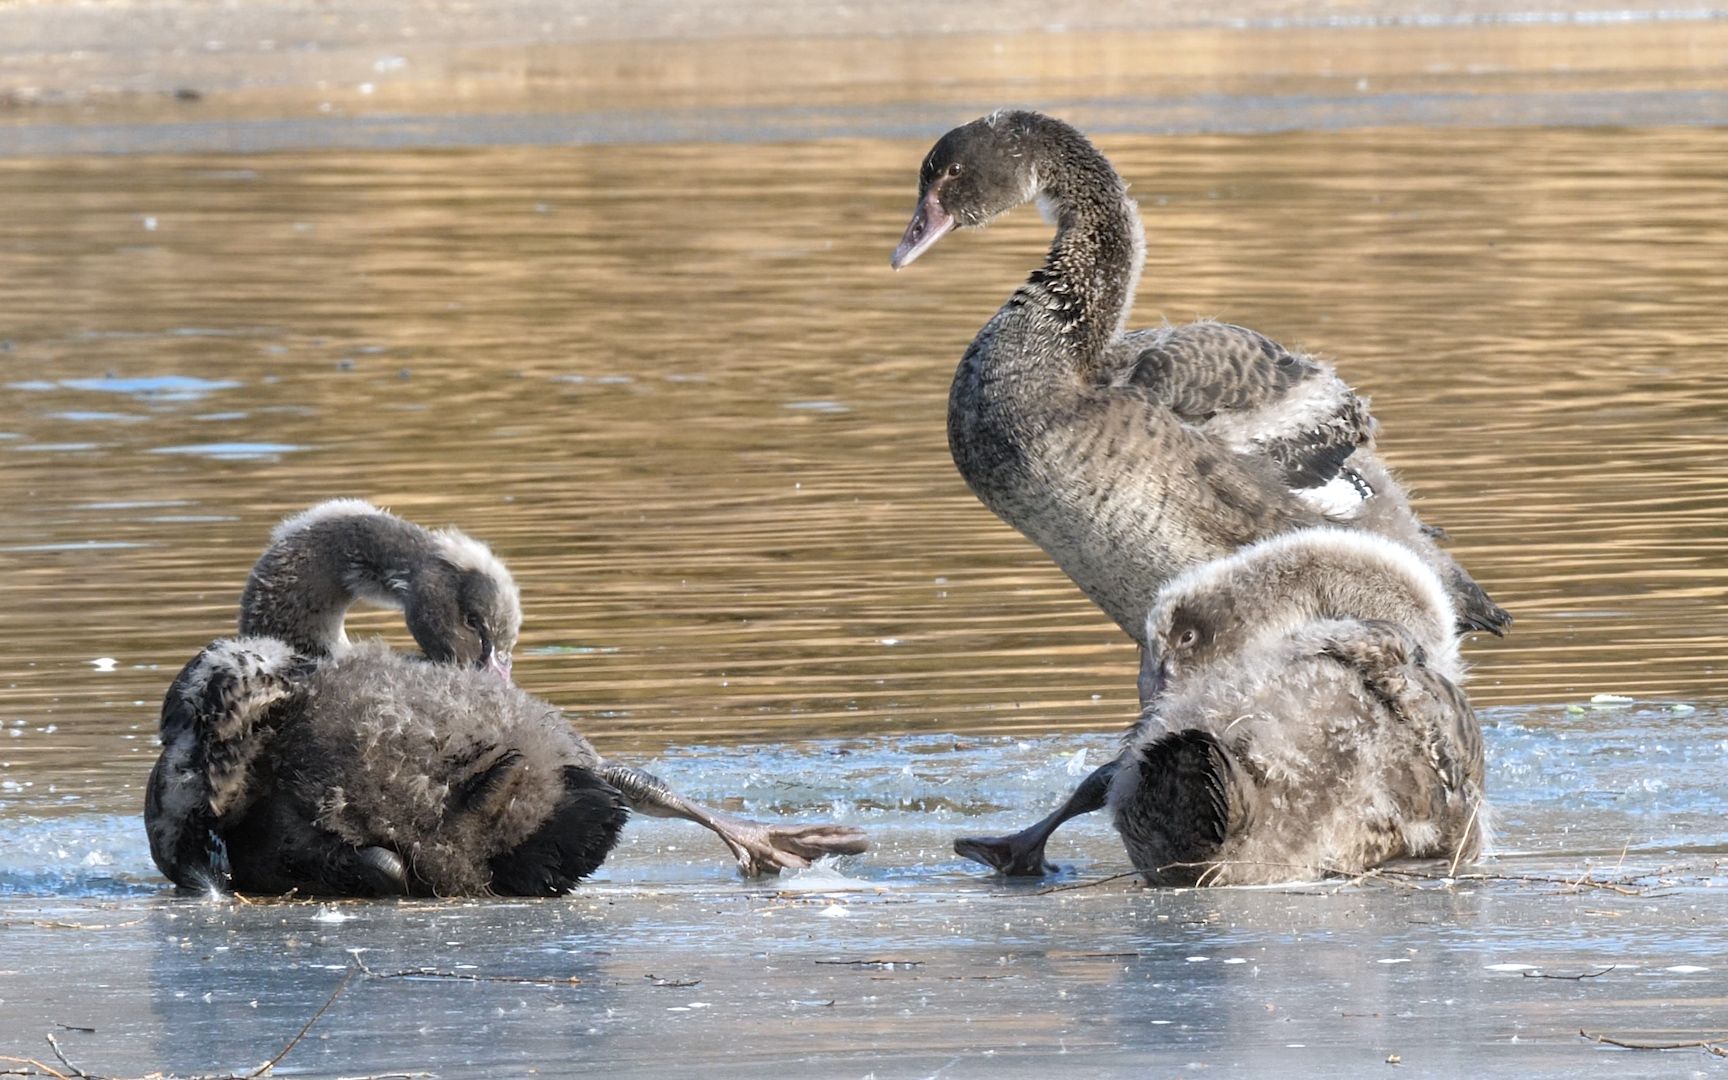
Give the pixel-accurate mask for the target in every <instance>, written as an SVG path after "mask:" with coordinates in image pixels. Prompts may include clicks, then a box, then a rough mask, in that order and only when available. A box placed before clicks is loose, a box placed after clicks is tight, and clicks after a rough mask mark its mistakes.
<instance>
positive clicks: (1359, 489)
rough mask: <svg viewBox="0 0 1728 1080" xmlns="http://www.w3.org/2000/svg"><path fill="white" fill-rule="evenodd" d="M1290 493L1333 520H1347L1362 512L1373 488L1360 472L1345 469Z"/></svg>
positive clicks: (1371, 496) (1372, 495) (1371, 495)
mask: <svg viewBox="0 0 1728 1080" xmlns="http://www.w3.org/2000/svg"><path fill="white" fill-rule="evenodd" d="M1291 491H1292V493H1294V494H1295V496H1296V497H1297V498H1299V499H1301V500H1302V501H1303V502H1304V503H1306V504H1308V506H1309V507H1311V508H1312V509H1314V510H1316V511H1318V512H1319V513H1321V514H1324V515H1326V516H1327V517H1329V518H1332V519H1333V520H1334V521H1349V520H1350V519H1352V518H1354V517H1356V516H1358V515H1359V514H1361V513H1362V508H1363V507H1364V506H1365V505H1366V504H1367V502H1368V500H1369V499H1371V498H1373V497H1374V489H1373V488H1371V487H1369V486H1368V481H1366V480H1364V479H1362V476H1361V474H1360V473H1357V472H1356V471H1355V470H1353V469H1345V470H1344V471H1343V472H1341V473H1339V474H1338V475H1337V476H1334V477H1333V478H1332V479H1330V480H1328V481H1326V482H1325V483H1324V484H1321V485H1320V486H1319V487H1312V488H1292V489H1291Z"/></svg>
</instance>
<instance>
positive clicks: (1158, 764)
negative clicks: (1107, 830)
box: [1116, 728, 1233, 884]
mask: <svg viewBox="0 0 1728 1080" xmlns="http://www.w3.org/2000/svg"><path fill="white" fill-rule="evenodd" d="M1126 763H1127V766H1128V767H1129V768H1133V769H1136V770H1138V772H1139V777H1138V779H1139V791H1138V794H1137V797H1136V798H1135V799H1133V800H1132V801H1131V802H1118V803H1117V805H1116V825H1117V828H1118V829H1120V830H1121V831H1122V832H1123V835H1124V837H1125V838H1131V843H1130V853H1131V854H1133V853H1139V854H1138V855H1136V862H1137V863H1138V862H1140V861H1145V862H1147V863H1148V864H1149V865H1146V866H1139V865H1136V866H1135V869H1136V870H1138V871H1140V872H1141V874H1143V875H1144V876H1145V878H1146V880H1147V881H1148V882H1150V883H1153V884H1192V883H1195V882H1197V881H1199V879H1200V878H1201V877H1202V875H1203V874H1204V867H1205V864H1207V863H1208V862H1209V861H1210V860H1211V859H1212V858H1214V857H1215V856H1216V855H1217V853H1218V849H1219V848H1220V847H1222V846H1223V844H1224V840H1225V838H1226V837H1227V836H1228V835H1229V832H1230V825H1231V801H1232V800H1231V784H1232V781H1233V777H1232V772H1233V769H1232V765H1231V761H1230V756H1229V753H1228V751H1226V750H1225V748H1224V746H1223V744H1222V743H1220V742H1219V741H1218V739H1217V738H1216V737H1215V736H1214V735H1212V734H1211V733H1210V732H1206V731H1201V730H1199V729H1197V728H1189V729H1186V730H1182V731H1172V732H1168V733H1166V734H1164V735H1161V736H1159V737H1158V738H1156V739H1153V740H1152V741H1150V742H1148V743H1146V744H1144V745H1143V746H1141V747H1139V748H1138V749H1137V750H1135V751H1133V752H1131V753H1130V754H1128V755H1127V758H1126Z"/></svg>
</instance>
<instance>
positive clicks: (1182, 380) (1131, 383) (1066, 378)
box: [922, 112, 1510, 639]
mask: <svg viewBox="0 0 1728 1080" xmlns="http://www.w3.org/2000/svg"><path fill="white" fill-rule="evenodd" d="M985 122H986V123H987V124H988V125H989V126H990V128H991V129H992V130H995V131H998V132H1005V133H1011V135H1012V147H1013V151H1012V153H1011V154H1007V155H1006V156H1007V157H1008V158H1009V159H1011V162H1010V165H1011V167H1010V171H1011V172H1012V173H1013V175H1014V176H1015V177H1016V179H1015V180H1014V181H1013V183H1012V184H1010V183H1007V182H1003V183H1001V184H999V185H998V189H999V190H996V191H995V192H994V193H992V194H990V195H989V196H988V200H994V201H988V200H987V202H988V205H985V203H980V205H979V206H967V205H960V206H953V207H949V209H950V210H952V212H953V213H954V215H955V219H956V220H957V221H960V222H961V223H962V224H981V223H982V221H983V220H986V219H987V218H988V216H990V214H991V213H995V212H999V211H1000V209H1003V208H1006V205H1011V204H1012V203H1013V201H1014V200H1015V199H1020V200H1021V201H1024V200H1025V199H1026V198H1039V199H1041V200H1042V201H1043V202H1044V203H1046V204H1048V205H1049V206H1050V207H1051V208H1052V209H1053V211H1054V213H1055V216H1056V219H1057V232H1056V236H1055V238H1054V239H1053V240H1052V242H1051V245H1050V249H1049V252H1048V254H1047V256H1046V258H1045V262H1044V264H1043V266H1041V267H1039V268H1038V269H1037V270H1035V271H1034V272H1033V273H1032V274H1031V275H1030V277H1029V278H1028V280H1027V282H1026V283H1025V284H1024V285H1022V286H1020V288H1019V289H1017V290H1016V291H1015V293H1014V294H1013V295H1012V296H1011V297H1010V298H1009V300H1008V302H1007V303H1006V304H1005V305H1003V307H1002V308H1001V309H1000V310H998V311H997V312H996V314H995V315H994V316H993V317H992V318H991V319H990V320H989V321H988V322H987V323H986V324H985V325H984V327H983V328H982V329H981V330H980V331H979V332H978V335H977V336H976V338H975V339H974V340H973V342H972V345H971V347H970V348H969V349H968V350H967V352H966V355H965V356H964V357H963V358H962V360H961V362H960V364H959V366H958V368H957V369H956V371H955V376H954V381H953V384H952V387H951V389H950V392H949V411H948V437H949V447H950V449H951V451H952V453H953V457H954V462H955V465H956V466H957V467H958V468H959V470H960V473H961V475H962V476H963V477H964V478H965V480H966V482H967V484H968V486H969V487H970V488H971V489H972V491H973V492H974V493H975V494H976V495H977V496H978V497H979V499H980V500H981V501H982V502H983V503H984V504H985V505H986V506H987V507H989V508H990V510H991V511H992V512H994V513H995V514H996V515H997V516H999V517H1000V518H1002V520H1003V521H1005V522H1007V523H1008V524H1009V525H1011V526H1012V527H1014V528H1016V529H1018V530H1019V531H1021V532H1022V533H1024V534H1025V535H1026V536H1027V537H1029V538H1030V539H1032V540H1033V541H1034V542H1035V543H1037V544H1038V545H1039V546H1040V547H1041V548H1043V549H1044V551H1045V552H1046V553H1047V554H1048V555H1049V556H1050V557H1051V558H1052V559H1053V560H1054V561H1055V562H1056V563H1057V565H1058V566H1060V567H1061V568H1062V570H1063V571H1064V572H1066V573H1067V574H1068V576H1069V577H1070V578H1072V579H1073V580H1074V582H1075V583H1076V584H1077V585H1079V587H1080V588H1081V589H1082V590H1083V591H1084V592H1085V593H1086V595H1087V596H1088V597H1090V598H1092V599H1093V600H1094V601H1095V602H1096V603H1097V604H1098V605H1099V606H1100V607H1101V608H1103V609H1104V611H1105V612H1106V613H1107V614H1108V615H1109V616H1110V617H1111V618H1112V619H1114V620H1115V621H1116V622H1117V624H1118V625H1119V626H1121V627H1122V629H1123V630H1124V631H1125V632H1127V633H1128V634H1130V635H1132V636H1134V637H1135V638H1136V639H1139V637H1140V634H1141V632H1142V625H1141V620H1142V618H1143V616H1144V615H1145V612H1146V611H1147V609H1148V607H1149V606H1150V603H1151V601H1152V598H1153V596H1154V595H1155V593H1156V591H1157V588H1158V586H1159V585H1160V584H1161V583H1162V582H1163V581H1165V580H1166V579H1167V578H1169V577H1170V576H1171V575H1172V574H1174V573H1176V572H1177V571H1179V570H1180V569H1182V568H1183V567H1186V566H1192V565H1195V564H1198V563H1201V562H1204V561H1206V560H1207V559H1210V558H1213V557H1216V556H1218V555H1221V554H1223V553H1225V552H1227V551H1229V550H1231V549H1232V548H1234V547H1237V546H1239V545H1241V544H1244V543H1248V542H1252V541H1254V540H1257V539H1260V538H1262V537H1265V536H1269V535H1272V534H1274V533H1277V532H1280V531H1287V530H1290V529H1295V528H1301V527H1304V526H1308V525H1314V524H1319V523H1321V522H1324V521H1328V520H1332V521H1339V522H1344V523H1348V524H1349V525H1350V526H1351V527H1352V528H1357V529H1361V530H1364V531H1368V532H1374V533H1379V534H1381V535H1384V536H1387V537H1389V538H1392V539H1395V540H1398V541H1399V542H1401V543H1405V544H1408V545H1410V546H1411V548H1412V549H1413V550H1415V551H1416V552H1417V553H1418V554H1420V555H1421V556H1422V558H1423V559H1424V560H1426V561H1428V562H1429V564H1430V565H1432V566H1434V567H1435V568H1436V569H1437V570H1439V571H1440V572H1441V576H1442V579H1443V580H1444V581H1445V582H1446V584H1447V586H1448V588H1450V589H1452V590H1453V591H1454V592H1455V594H1456V595H1457V596H1458V599H1459V604H1458V612H1459V618H1460V622H1461V623H1462V624H1463V625H1465V626H1468V627H1477V626H1481V627H1485V628H1489V629H1492V630H1494V631H1495V632H1499V630H1500V629H1502V628H1504V626H1505V625H1506V624H1507V623H1508V622H1509V621H1510V619H1509V617H1508V616H1507V615H1506V613H1505V612H1504V611H1502V610H1500V609H1499V608H1498V607H1495V606H1494V605H1493V604H1492V603H1491V602H1490V601H1488V599H1487V597H1486V596H1485V595H1484V594H1483V593H1482V591H1481V590H1480V589H1479V588H1478V587H1477V586H1476V585H1475V583H1474V582H1473V581H1471V580H1470V579H1469V577H1468V575H1467V574H1464V573H1463V571H1462V570H1461V569H1460V568H1459V567H1458V566H1457V564H1456V563H1455V562H1453V561H1452V560H1451V559H1450V557H1448V556H1446V555H1445V554H1444V553H1443V552H1441V551H1440V549H1439V548H1437V547H1436V546H1435V544H1434V537H1433V536H1432V535H1430V534H1429V533H1428V531H1426V530H1425V529H1424V527H1423V526H1422V523H1421V522H1420V520H1419V519H1418V518H1417V517H1416V515H1415V513H1414V511H1413V510H1412V509H1411V508H1410V505H1409V502H1408V500H1407V499H1406V498H1405V497H1404V495H1403V493H1402V491H1401V490H1400V489H1399V488H1398V486H1397V483H1396V481H1395V480H1394V479H1393V477H1392V476H1391V474H1390V473H1389V471H1388V470H1387V469H1386V468H1385V466H1384V464H1383V463H1381V462H1380V461H1379V460H1378V458H1377V457H1376V455H1375V451H1374V439H1375V427H1374V421H1373V418H1372V416H1371V414H1370V412H1369V409H1368V402H1367V400H1366V399H1365V398H1363V397H1361V396H1360V395H1357V394H1356V393H1355V392H1354V391H1353V390H1352V389H1351V388H1350V387H1349V386H1348V385H1347V384H1346V383H1345V382H1344V381H1343V380H1342V379H1340V378H1339V377H1338V376H1337V374H1336V373H1335V372H1334V371H1333V370H1332V368H1331V367H1330V365H1328V364H1326V363H1324V362H1322V361H1320V360H1317V359H1315V358H1313V357H1309V356H1304V355H1301V354H1297V353H1293V352H1291V351H1290V350H1288V349H1285V348H1284V347H1283V346H1281V345H1279V344H1278V343H1277V342H1275V341H1272V340H1271V339H1270V338H1267V337H1265V336H1264V335H1262V334H1258V333H1255V332H1254V331H1252V330H1247V329H1244V328H1242V327H1238V326H1232V325H1229V324H1226V323H1219V322H1211V321H1203V322H1199V323H1194V324H1190V325H1187V326H1166V327H1162V328H1159V329H1154V330H1148V331H1138V332H1135V333H1131V334H1130V333H1125V332H1124V327H1125V324H1126V321H1127V318H1128V316H1129V313H1130V311H1131V310H1132V307H1133V299H1134V289H1135V286H1136V284H1137V282H1138V279H1139V274H1140V270H1141V266H1142V263H1143V260H1144V243H1145V240H1144V235H1143V232H1142V229H1141V227H1140V220H1139V213H1138V208H1137V207H1136V205H1135V204H1134V202H1133V201H1132V200H1131V199H1130V198H1129V197H1128V192H1127V188H1126V186H1125V185H1124V184H1123V183H1122V180H1121V178H1120V177H1119V176H1118V175H1117V174H1116V172H1115V170H1114V169H1113V168H1112V167H1111V166H1110V163H1109V161H1108V160H1107V159H1105V157H1104V156H1103V155H1102V154H1100V153H1098V151H1097V150H1096V149H1095V148H1094V147H1092V145H1091V144H1090V143H1089V142H1087V141H1086V139H1085V138H1084V136H1082V135H1081V134H1080V133H1079V132H1077V131H1075V130H1074V129H1073V128H1072V127H1070V126H1069V125H1067V124H1064V123H1062V122H1061V121H1058V120H1054V119H1051V118H1049V117H1045V116H1039V115H1037V114H1035V113H1025V112H1004V113H1000V114H993V116H992V117H990V118H988V119H987V121H985ZM961 136H963V137H961ZM956 137H961V138H959V139H958V142H957V143H955V144H954V145H964V146H965V147H967V148H968V152H969V153H973V154H974V155H975V158H974V159H973V160H971V161H969V162H968V163H967V164H966V165H965V169H964V170H963V172H964V175H974V174H995V173H999V172H1000V171H1001V170H1002V169H1003V168H1004V164H1003V161H1002V160H1001V159H1000V158H999V157H998V156H997V155H1002V154H1004V151H1003V150H1002V146H1003V145H1004V143H1003V142H1002V141H1000V140H992V139H990V138H987V137H983V136H978V135H976V134H975V133H971V129H970V128H965V127H963V128H957V129H956V130H955V131H954V132H951V133H949V135H948V136H945V137H944V142H941V143H938V147H941V146H943V145H944V144H945V143H946V142H947V141H948V140H950V139H953V138H956ZM932 153H933V155H934V153H935V152H934V151H933V152H932ZM933 161H934V156H932V157H931V158H927V159H926V163H925V164H926V175H925V176H924V177H923V178H922V180H923V184H924V186H926V187H927V186H928V185H929V184H930V183H931V182H932V180H933V174H930V173H929V169H930V168H933V164H932V163H933ZM1022 188H1024V190H1022ZM978 198H979V199H985V198H986V196H985V195H983V194H980V195H979V196H978ZM943 205H944V206H948V203H947V202H946V201H944V204H943ZM986 209H988V210H989V213H984V210H986ZM969 215H971V216H969ZM978 215H982V216H978ZM1339 480H1342V481H1343V482H1342V483H1341V484H1337V485H1334V482H1335V481H1339Z"/></svg>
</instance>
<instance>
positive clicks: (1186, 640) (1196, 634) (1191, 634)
mask: <svg viewBox="0 0 1728 1080" xmlns="http://www.w3.org/2000/svg"><path fill="white" fill-rule="evenodd" d="M1199 642H1200V631H1198V630H1196V629H1194V628H1193V627H1192V626H1190V627H1189V628H1188V629H1186V630H1184V631H1182V636H1181V637H1179V638H1177V639H1176V644H1177V646H1178V647H1180V648H1184V649H1192V648H1193V647H1194V646H1195V645H1197V644H1199Z"/></svg>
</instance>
